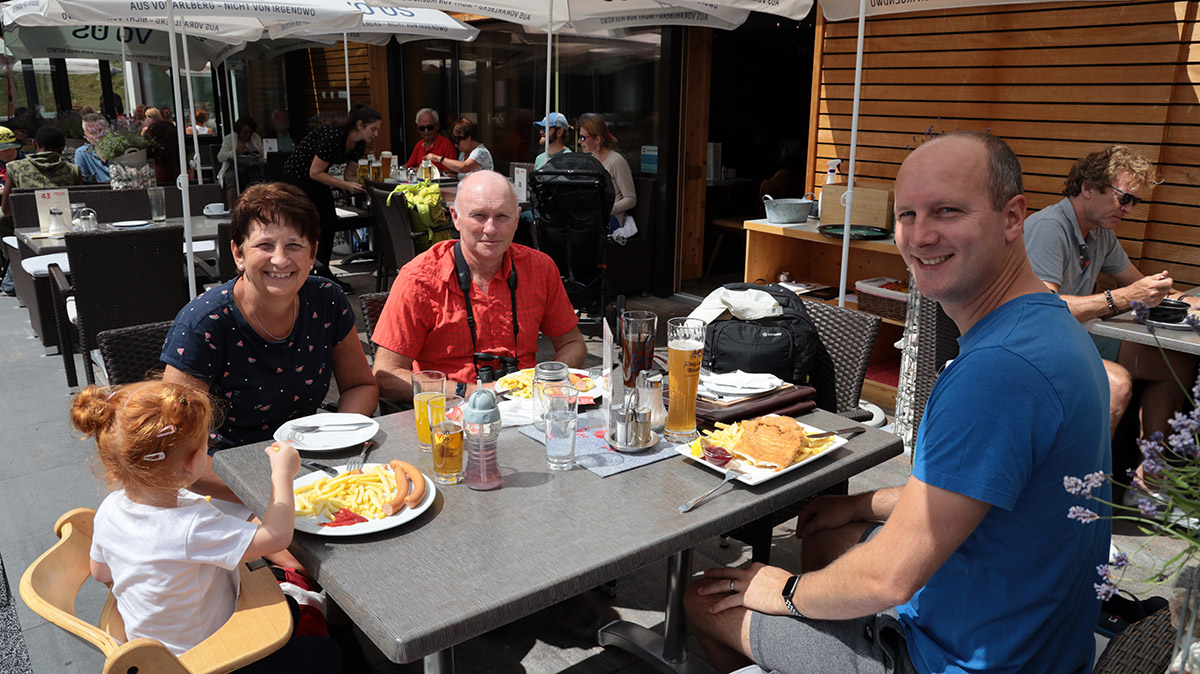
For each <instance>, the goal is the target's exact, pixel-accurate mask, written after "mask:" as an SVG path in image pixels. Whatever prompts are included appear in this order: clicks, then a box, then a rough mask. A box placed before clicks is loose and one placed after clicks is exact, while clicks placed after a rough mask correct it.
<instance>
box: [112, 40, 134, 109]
mask: <svg viewBox="0 0 1200 674" xmlns="http://www.w3.org/2000/svg"><path fill="white" fill-rule="evenodd" d="M127 30H130V29H129V28H125V27H123V26H122V27H120V28H118V29H117V38H118V41H119V42H120V43H121V72H122V73H123V74H124V77H122V78H121V79H122V80H123V81H124V84H125V114H130V112H131V111H132V110H133V109H134V108H136V107H137V101H135V100H133V82H131V81H130V77H129V75H130V72H129V58H128V57H127V56H126V53H125V31H127ZM114 112H115V111H114Z"/></svg>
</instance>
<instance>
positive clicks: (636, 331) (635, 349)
mask: <svg viewBox="0 0 1200 674" xmlns="http://www.w3.org/2000/svg"><path fill="white" fill-rule="evenodd" d="M657 331H658V315H657V314H655V313H654V312H653V311H625V312H622V313H621V376H622V378H623V379H624V380H625V388H626V389H630V388H633V387H634V386H635V385H636V383H637V375H638V373H639V372H641V371H642V370H651V369H654V333H655V332H657Z"/></svg>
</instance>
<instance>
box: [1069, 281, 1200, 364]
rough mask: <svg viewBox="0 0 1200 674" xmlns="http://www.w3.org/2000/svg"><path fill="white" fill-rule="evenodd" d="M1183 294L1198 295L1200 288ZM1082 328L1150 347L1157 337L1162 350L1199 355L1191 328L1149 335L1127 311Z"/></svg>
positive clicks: (1199, 344) (1199, 339) (1199, 342)
mask: <svg viewBox="0 0 1200 674" xmlns="http://www.w3.org/2000/svg"><path fill="white" fill-rule="evenodd" d="M1184 294H1185V295H1200V287H1196V288H1192V289H1191V290H1189V291H1187V292H1186V293H1184ZM1084 327H1086V328H1087V331H1088V332H1090V333H1092V334H1093V335H1099V336H1101V337H1112V338H1114V339H1120V340H1124V341H1127V342H1136V343H1138V344H1148V345H1150V346H1154V345H1155V343H1156V342H1155V340H1154V338H1155V336H1157V337H1158V342H1157V343H1160V344H1162V347H1163V348H1164V349H1171V350H1173V351H1182V352H1184V353H1191V354H1196V355H1200V335H1198V334H1196V331H1194V330H1192V329H1191V328H1187V329H1183V330H1172V329H1170V328H1162V327H1159V328H1156V329H1155V330H1154V333H1153V334H1151V333H1150V331H1149V330H1147V329H1146V326H1144V325H1142V324H1141V323H1138V322H1137V320H1135V319H1134V317H1133V312H1132V311H1127V312H1125V313H1123V314H1118V315H1116V316H1113V317H1111V318H1105V319H1103V320H1101V319H1092V320H1090V321H1088V322H1087V323H1085V324H1084Z"/></svg>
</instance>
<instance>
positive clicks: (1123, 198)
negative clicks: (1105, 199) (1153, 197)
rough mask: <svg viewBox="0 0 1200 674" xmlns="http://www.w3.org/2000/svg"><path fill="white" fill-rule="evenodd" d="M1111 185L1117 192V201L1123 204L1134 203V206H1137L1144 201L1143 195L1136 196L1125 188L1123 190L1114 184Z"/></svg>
mask: <svg viewBox="0 0 1200 674" xmlns="http://www.w3.org/2000/svg"><path fill="white" fill-rule="evenodd" d="M1109 187H1110V188H1112V191H1113V192H1116V193H1117V203H1118V204H1120V205H1122V206H1129V205H1130V204H1132V205H1133V206H1137V205H1138V204H1140V203H1142V198H1141V197H1135V196H1133V195H1132V194H1130V193H1128V192H1126V191H1125V190H1122V189H1120V188H1118V187H1115V186H1113V185H1109Z"/></svg>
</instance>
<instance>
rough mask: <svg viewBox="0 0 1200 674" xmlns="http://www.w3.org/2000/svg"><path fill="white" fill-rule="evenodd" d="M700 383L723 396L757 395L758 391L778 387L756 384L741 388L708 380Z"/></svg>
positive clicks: (763, 391)
mask: <svg viewBox="0 0 1200 674" xmlns="http://www.w3.org/2000/svg"><path fill="white" fill-rule="evenodd" d="M700 385H701V386H703V387H704V388H706V389H708V390H709V391H712V392H713V393H716V394H718V395H723V396H752V395H758V394H759V393H766V392H767V391H773V390H775V389H777V388H779V387H778V386H758V387H755V388H743V387H741V386H723V385H721V384H713V383H708V382H701V383H700Z"/></svg>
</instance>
